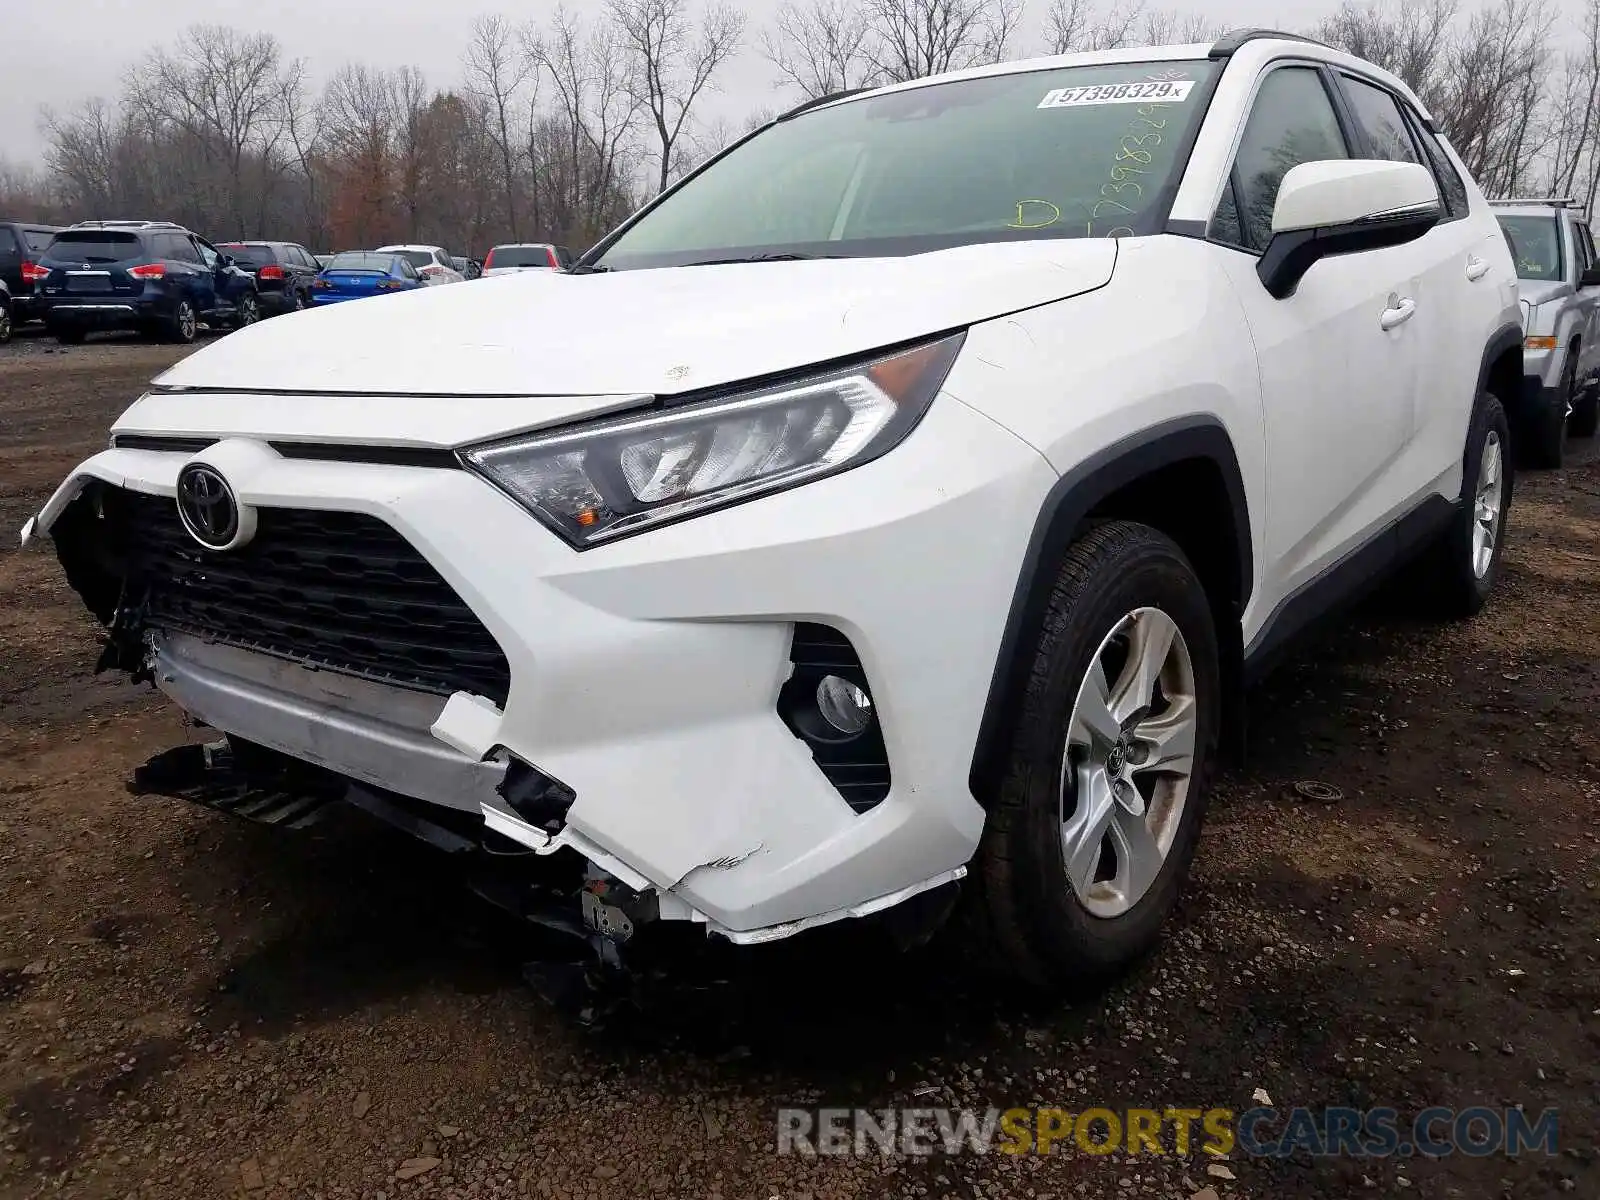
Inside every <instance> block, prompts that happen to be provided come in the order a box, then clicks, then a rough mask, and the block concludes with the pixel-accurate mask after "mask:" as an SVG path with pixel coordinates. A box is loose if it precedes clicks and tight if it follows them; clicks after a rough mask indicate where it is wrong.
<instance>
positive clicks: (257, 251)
mask: <svg viewBox="0 0 1600 1200" xmlns="http://www.w3.org/2000/svg"><path fill="white" fill-rule="evenodd" d="M217 249H219V250H221V251H222V252H223V253H224V254H228V255H231V256H232V257H233V261H234V262H236V263H238V264H239V265H240V266H241V267H264V266H267V265H268V264H269V263H275V262H277V261H278V257H277V255H275V254H274V253H273V252H272V247H271V246H241V245H239V243H238V242H223V243H222V245H220V246H218V247H217Z"/></svg>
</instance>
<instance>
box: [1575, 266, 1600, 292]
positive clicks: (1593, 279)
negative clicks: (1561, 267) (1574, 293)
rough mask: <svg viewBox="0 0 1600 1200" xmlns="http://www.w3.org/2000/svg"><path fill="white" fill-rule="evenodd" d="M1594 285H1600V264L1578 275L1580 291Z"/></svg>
mask: <svg viewBox="0 0 1600 1200" xmlns="http://www.w3.org/2000/svg"><path fill="white" fill-rule="evenodd" d="M1594 287H1600V266H1593V267H1590V268H1589V269H1588V270H1587V271H1585V272H1584V273H1583V274H1582V275H1580V276H1578V290H1579V291H1582V290H1584V289H1585V288H1594Z"/></svg>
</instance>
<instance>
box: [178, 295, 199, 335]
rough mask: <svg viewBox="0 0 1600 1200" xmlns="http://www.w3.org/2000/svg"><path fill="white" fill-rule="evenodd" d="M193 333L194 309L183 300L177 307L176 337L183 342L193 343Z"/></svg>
mask: <svg viewBox="0 0 1600 1200" xmlns="http://www.w3.org/2000/svg"><path fill="white" fill-rule="evenodd" d="M194 331H195V317H194V308H193V306H192V305H190V303H189V302H188V301H187V300H185V301H184V302H183V303H182V304H180V305H178V336H179V337H181V338H182V339H183V340H184V341H186V342H188V341H193V340H194Z"/></svg>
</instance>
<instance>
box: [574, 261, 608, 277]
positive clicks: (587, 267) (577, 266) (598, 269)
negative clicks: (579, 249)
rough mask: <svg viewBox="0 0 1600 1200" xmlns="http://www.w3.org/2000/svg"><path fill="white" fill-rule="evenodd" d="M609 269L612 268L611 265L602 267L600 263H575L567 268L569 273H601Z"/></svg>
mask: <svg viewBox="0 0 1600 1200" xmlns="http://www.w3.org/2000/svg"><path fill="white" fill-rule="evenodd" d="M609 270H611V268H610V267H602V266H601V265H600V264H599V263H573V264H572V266H570V267H568V268H567V274H568V275H600V274H603V273H604V272H606V271H609Z"/></svg>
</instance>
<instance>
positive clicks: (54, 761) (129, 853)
mask: <svg viewBox="0 0 1600 1200" xmlns="http://www.w3.org/2000/svg"><path fill="white" fill-rule="evenodd" d="M176 353H177V352H176V351H175V350H173V349H172V348H165V347H152V346H142V345H139V344H137V343H127V342H124V341H120V340H116V339H111V340H99V339H97V340H95V341H93V342H91V343H90V344H88V345H86V346H83V347H75V348H71V349H67V350H64V351H59V352H58V351H56V348H55V347H54V346H53V345H52V344H47V343H46V342H45V340H44V339H42V338H39V337H37V336H25V337H23V338H20V339H19V340H18V341H17V342H16V343H14V344H13V345H12V346H10V347H6V348H0V529H5V530H14V529H15V528H16V527H17V526H18V525H20V523H21V521H22V520H23V519H24V518H25V516H26V515H27V514H28V513H29V512H31V511H33V510H34V508H36V506H37V505H38V504H39V503H40V502H41V501H42V499H43V498H44V497H45V496H46V495H48V492H49V490H50V489H51V488H52V487H53V486H54V485H55V484H56V483H57V482H58V481H59V479H60V478H61V477H62V475H63V474H64V473H65V472H66V471H67V470H68V469H70V467H71V465H72V464H73V462H74V461H76V460H78V459H79V458H81V457H83V456H84V455H86V454H88V453H92V452H93V451H94V450H95V449H96V448H98V447H99V446H102V445H104V438H105V427H106V424H107V422H108V421H109V420H110V418H111V417H112V416H113V415H114V414H115V413H116V411H117V410H118V409H120V408H121V407H122V406H123V404H125V403H126V402H127V401H128V400H129V399H130V398H131V397H132V396H133V395H135V394H136V392H137V389H138V388H139V386H140V384H141V383H142V382H143V381H144V380H145V379H147V378H149V377H150V376H151V375H152V374H153V373H155V372H156V371H157V370H159V369H160V367H161V366H162V365H164V364H165V363H166V362H170V361H171V360H172V359H173V357H175V355H176ZM1519 484H1520V487H1521V491H1520V494H1519V497H1518V501H1517V507H1516V509H1515V512H1514V516H1513V521H1512V533H1511V538H1512V541H1511V547H1510V553H1509V558H1508V563H1507V572H1506V578H1505V580H1504V587H1503V590H1502V592H1501V593H1500V595H1499V596H1498V597H1497V598H1496V600H1495V602H1494V603H1493V605H1492V606H1491V608H1490V610H1489V611H1488V612H1487V613H1485V614H1484V615H1483V616H1482V617H1481V618H1479V619H1478V620H1477V621H1475V622H1472V623H1470V624H1467V625H1462V626H1456V627H1451V628H1442V629H1441V628H1436V627H1432V626H1426V625H1417V624H1412V623H1409V622H1408V621H1407V620H1406V619H1404V617H1403V616H1400V615H1397V614H1396V613H1395V611H1394V609H1395V607H1396V603H1395V602H1394V601H1393V599H1392V598H1391V601H1390V602H1389V603H1388V604H1384V605H1379V606H1376V607H1375V608H1374V609H1373V610H1372V611H1367V612H1364V613H1362V614H1358V615H1357V617H1356V618H1355V619H1353V620H1351V621H1349V622H1347V623H1345V624H1344V625H1343V626H1342V627H1341V628H1340V629H1339V630H1338V631H1336V632H1335V633H1334V634H1333V635H1332V636H1331V637H1330V640H1328V641H1327V642H1325V643H1323V644H1321V645H1319V646H1317V647H1314V648H1312V649H1310V650H1308V651H1307V652H1306V653H1305V654H1304V655H1302V656H1301V657H1300V658H1298V659H1297V660H1295V661H1294V662H1292V663H1291V664H1290V665H1288V666H1287V667H1285V668H1284V669H1283V670H1282V671H1280V672H1279V673H1278V674H1277V675H1276V676H1274V677H1273V678H1272V679H1271V680H1270V681H1269V682H1268V683H1267V684H1266V685H1265V687H1264V688H1263V689H1262V690H1260V691H1259V692H1258V693H1257V694H1256V695H1255V696H1253V697H1252V701H1251V712H1252V721H1253V725H1252V731H1253V738H1252V751H1253V752H1252V757H1251V761H1250V764H1249V766H1248V768H1246V769H1243V770H1240V771H1237V772H1234V773H1232V774H1230V775H1228V776H1226V777H1225V778H1224V779H1223V780H1222V782H1221V784H1220V790H1219V794H1218V796H1217V798H1216V801H1215V803H1214V805H1213V808H1212V815H1211V820H1210V823H1209V825H1208V827H1207V831H1206V835H1205V838H1204V841H1203V844H1202V846H1201V851H1200V857H1199V862H1198V866H1197V878H1196V881H1195V884H1194V886H1193V887H1192V888H1191V889H1190V891H1189V893H1188V895H1187V897H1186V899H1185V902H1184V905H1183V908H1182V910H1181V912H1180V913H1179V916H1178V919H1177V920H1176V921H1175V922H1174V924H1173V926H1172V927H1171V930H1170V933H1169V936H1168V937H1167V939H1166V941H1165V942H1164V944H1163V946H1162V947H1161V949H1160V951H1159V952H1158V953H1157V954H1156V955H1155V956H1154V957H1153V958H1152V959H1151V960H1150V961H1149V962H1148V963H1147V964H1146V965H1145V966H1144V967H1142V968H1141V969H1140V970H1139V971H1137V972H1136V973H1135V974H1134V975H1132V976H1131V977H1130V978H1128V979H1126V980H1125V981H1123V982H1122V983H1120V984H1118V985H1116V986H1115V987H1112V988H1111V989H1109V990H1107V991H1103V992H1100V993H1096V994H1090V995H1084V996H1081V997H1079V998H1077V999H1076V1000H1075V1001H1073V1002H1072V1003H1069V1004H1064V1005H1061V1006H1060V1007H1057V1008H1053V1009H1041V1008H1038V1007H1030V1006H1028V1005H1026V1004H1024V1003H1022V1002H1020V1001H1018V1000H1017V998H1016V997H1014V996H1010V995H1007V994H1005V993H996V992H994V991H990V990H985V989H980V988H977V987H974V986H972V985H970V984H969V983H968V982H967V981H966V977H965V976H964V974H963V972H962V970H961V964H960V963H955V962H950V961H948V960H947V959H946V957H945V952H944V951H942V950H941V949H940V948H939V947H937V946H936V947H934V948H933V949H932V950H930V951H928V952H926V953H923V954H919V955H915V956H905V957H903V956H895V955H889V954H885V953H884V952H883V948H882V946H881V945H880V944H879V943H878V942H877V941H876V940H875V939H874V936H873V934H872V932H871V931H870V930H864V929H845V930H840V929H835V930H831V931H825V932H822V933H818V934H816V935H813V936H810V937H807V938H803V939H799V940H797V941H795V942H794V943H792V944H787V945H780V946H776V947H770V948H767V949H764V950H752V951H746V952H740V953H730V952H728V951H726V950H725V949H724V950H721V951H718V950H717V949H716V948H707V949H706V950H705V951H703V952H700V953H697V954H693V955H690V956H688V957H685V958H684V959H683V960H682V961H681V962H679V963H676V964H675V965H673V966H672V967H671V969H670V970H668V971H667V972H665V974H664V975H662V976H660V977H654V978H650V979H648V980H646V981H644V982H643V983H642V984H641V989H640V994H639V996H638V997H637V998H636V1002H635V1004H634V1005H632V1006H630V1007H629V1008H627V1009H625V1010H624V1011H623V1012H622V1013H620V1014H618V1015H617V1016H616V1017H615V1018H613V1019H612V1020H610V1021H608V1022H606V1023H604V1024H603V1025H601V1026H599V1027H594V1028H591V1027H586V1026H583V1025H580V1024H579V1023H577V1022H576V1021H574V1020H573V1019H572V1018H571V1017H570V1016H568V1015H566V1014H564V1013H562V1012H560V1011H557V1010H556V1009H553V1008H552V1007H550V1006H549V1005H548V1004H546V1003H545V1002H544V1001H542V1000H541V999H539V998H538V997H537V996H536V995H535V994H533V993H532V991H531V990H530V989H529V988H528V987H527V986H526V984H525V983H524V982H523V980H522V973H521V966H522V964H523V963H524V962H525V961H526V960H528V959H530V958H533V957H536V956H537V955H538V954H539V953H540V952H541V950H542V949H543V947H541V946H540V945H539V944H538V943H537V942H536V941H535V940H534V939H533V937H532V935H531V934H530V933H529V932H528V931H527V930H525V929H523V928H520V927H515V926H512V925H511V924H509V923H508V922H507V921H506V920H504V919H502V918H500V917H499V916H498V915H497V914H496V913H495V912H493V911H492V910H490V909H488V908H486V907H485V906H483V905H482V904H481V903H479V902H478V901H477V900H475V899H474V898H473V897H471V896H470V895H469V894H468V893H467V892H466V891H465V890H464V889H463V888H462V887H460V886H459V884H458V881H457V880H455V879H454V878H453V877H452V876H451V875H450V874H449V871H448V869H447V867H446V866H445V864H443V863H442V862H441V861H440V860H438V859H437V858H434V857H431V856H430V855H429V854H427V853H426V852H425V851H422V850H420V849H418V848H416V847H414V846H413V845H411V844H409V843H407V842H406V841H405V840H404V839H403V838H401V837H400V836H399V835H396V834H392V833H390V832H389V831H387V830H383V829H379V828H376V827H374V826H372V825H370V824H368V823H366V822H365V821H364V820H363V819H361V818H359V817H358V816H356V815H355V814H351V815H350V816H349V817H348V819H343V818H341V819H340V820H338V821H336V822H333V823H330V824H329V825H325V826H321V827H319V828H318V829H317V830H315V831H314V832H313V834H310V835H302V836H295V835H291V834H285V833H282V832H279V831H274V830H269V829H259V828H255V827H252V826H249V825H247V824H244V823H242V822H235V821H230V820H228V819H225V818H222V817H218V816H214V815H211V814H208V813H206V812H203V811H199V810H196V809H193V808H191V807H189V806H187V805H184V804H182V803H180V802H177V801H164V800H150V799H136V798H133V797H130V796H128V795H127V794H125V792H124V791H123V787H122V783H123V780H124V779H125V777H126V776H127V774H128V772H129V771H130V770H131V768H132V767H133V766H135V765H136V764H138V763H139V762H142V761H143V760H144V759H145V758H146V757H147V756H148V755H150V754H151V753H153V752H155V751H157V750H161V749H164V748H166V747H167V746H170V745H173V744H176V743H177V742H179V741H185V740H189V737H190V734H189V731H188V730H186V729H185V728H184V727H183V726H182V725H181V723H180V722H179V720H178V718H177V717H176V716H175V715H174V713H173V712H172V711H171V710H170V709H168V708H167V707H165V706H164V705H163V704H161V703H160V702H159V701H158V700H156V699H155V698H154V697H153V696H152V695H151V693H150V692H148V691H146V690H139V689H134V688H132V687H129V686H127V685H125V684H121V683H118V682H116V681H114V680H111V679H107V678H98V679H97V678H94V677H92V676H91V675H90V673H89V666H90V664H91V663H92V660H93V658H94V655H95V649H94V637H93V634H94V631H93V629H92V628H91V624H90V622H89V620H88V618H87V617H86V616H85V615H84V614H82V613H81V612H80V609H79V606H78V604H77V602H76V600H75V597H73V596H72V595H71V593H70V592H69V591H68V590H67V588H66V587H65V585H64V583H63V581H62V579H61V576H60V573H59V570H58V569H57V567H56V565H55V563H54V560H53V558H52V557H51V556H50V555H49V554H48V553H45V554H32V553H30V554H25V555H24V554H18V553H16V552H15V551H14V549H13V546H14V542H13V541H12V540H11V538H10V536H5V537H0V547H3V549H0V1097H3V1100H4V1109H3V1115H0V1196H4V1197H24V1196H26V1197H32V1196H48V1195H58V1194H59V1195H71V1196H75V1197H85V1198H99V1197H108V1198H109V1197H118V1198H121V1197H129V1196H142V1197H218V1196H248V1197H251V1198H252V1200H255V1198H267V1197H274V1198H275V1197H364V1198H369V1200H371V1198H377V1197H382V1198H384V1200H391V1198H393V1200H398V1198H401V1197H407V1198H409V1197H420V1196H429V1197H441V1196H464V1197H493V1196H505V1197H512V1196H535V1197H563V1198H568V1200H589V1198H594V1200H610V1198H612V1197H619V1198H620V1197H630V1198H634V1197H649V1196H658V1197H694V1198H703V1197H721V1198H725V1200H735V1198H740V1200H743V1198H752V1200H770V1198H771V1197H781V1198H782V1200H803V1198H805V1197H813V1198H816V1200H822V1198H829V1200H831V1198H833V1197H859V1198H862V1200H865V1198H868V1197H899V1196H907V1197H913V1196H914V1197H940V1198H942V1197H962V1198H973V1197H995V1198H999V1197H1031V1198H1032V1200H1044V1198H1046V1197H1055V1198H1057V1200H1073V1198H1075V1197H1094V1198H1103V1197H1161V1198H1170V1197H1179V1198H1187V1197H1190V1196H1191V1195H1193V1194H1195V1193H1197V1192H1198V1193H1200V1194H1201V1195H1204V1193H1203V1192H1202V1191H1201V1189H1202V1188H1205V1187H1211V1188H1213V1189H1215V1192H1216V1194H1217V1195H1218V1196H1219V1197H1253V1198H1259V1200H1267V1198H1272V1200H1280V1198H1283V1197H1345V1196H1361V1195H1374V1196H1384V1197H1389V1196H1402V1195H1403V1196H1407V1197H1423V1198H1435V1197H1439V1198H1442V1197H1449V1196H1459V1197H1501V1196H1505V1197H1542V1196H1577V1197H1596V1196H1600V1164H1597V1162H1596V1155H1597V1148H1596V1129H1597V1128H1600V1070H1597V1066H1596V1064H1597V1062H1600V966H1597V962H1596V957H1597V938H1600V894H1597V881H1600V872H1597V869H1596V868H1597V860H1600V832H1597V830H1600V825H1597V822H1596V820H1595V814H1596V811H1597V798H1600V727H1597V726H1600V723H1597V722H1596V720H1595V718H1594V716H1593V713H1594V711H1595V705H1596V701H1597V699H1600V608H1597V600H1600V585H1597V582H1596V580H1597V569H1596V568H1597V565H1600V520H1597V518H1600V463H1597V462H1596V460H1595V457H1594V453H1593V450H1592V448H1590V447H1585V446H1581V445H1578V446H1575V447H1574V465H1573V466H1571V467H1570V468H1569V469H1568V470H1566V471H1562V472H1553V473H1548V474H1541V475H1531V476H1527V477H1525V478H1524V479H1522V480H1521V481H1519ZM1307 779H1309V780H1318V781H1322V782H1326V783H1330V784H1333V785H1335V786H1336V787H1337V788H1339V789H1340V791H1341V792H1342V799H1340V800H1338V801H1337V802H1334V803H1331V804H1327V803H1312V802H1308V801H1306V800H1303V799H1301V798H1299V796H1298V795H1297V794H1296V793H1295V792H1294V791H1293V788H1292V784H1293V783H1294V782H1295V781H1298V780H1307ZM1257 1088H1261V1089H1265V1090H1266V1091H1267V1092H1268V1093H1269V1094H1270V1096H1271V1098H1272V1100H1273V1101H1274V1102H1275V1103H1276V1104H1277V1105H1279V1106H1281V1107H1287V1106H1290V1105H1296V1104H1304V1105H1321V1104H1351V1105H1360V1106H1371V1105H1390V1106H1393V1107H1395V1108H1398V1109H1400V1110H1401V1111H1402V1112H1406V1113H1414V1112H1415V1111H1417V1110H1419V1109H1421V1108H1423V1107H1426V1106H1428V1105H1431V1104H1447V1105H1456V1106H1465V1105H1469V1104H1479V1103H1481V1104H1487V1105H1491V1106H1497V1107H1499V1106H1505V1105H1510V1104H1518V1103H1520V1104H1523V1105H1525V1106H1526V1107H1527V1108H1528V1109H1530V1110H1534V1111H1537V1110H1540V1109H1543V1108H1545V1107H1548V1106H1556V1107H1559V1108H1560V1109H1561V1144H1562V1147H1563V1150H1562V1153H1561V1154H1559V1155H1558V1156H1556V1157H1554V1158H1546V1157H1543V1156H1539V1157H1524V1158H1519V1159H1515V1160H1512V1159H1507V1158H1499V1157H1497V1158H1491V1159H1466V1158H1450V1159H1445V1160H1424V1159H1389V1160H1366V1161H1357V1160H1336V1159H1327V1160H1312V1159H1309V1158H1298V1159H1290V1160H1287V1161H1259V1160H1247V1159H1244V1158H1242V1157H1240V1156H1238V1155H1235V1156H1233V1157H1232V1158H1231V1159H1230V1160H1229V1161H1228V1162H1227V1163H1226V1164H1217V1163H1214V1162H1208V1161H1203V1160H1202V1157H1201V1156H1200V1155H1199V1154H1198V1153H1195V1154H1191V1155H1188V1156H1179V1155H1170V1156H1166V1157H1159V1158H1158V1157H1155V1156H1144V1157H1141V1158H1138V1159H1130V1158H1127V1157H1125V1156H1121V1155H1116V1156H1111V1157H1108V1158H1091V1157H1088V1156H1085V1155H1082V1154H1079V1153H1058V1154H1055V1155H1052V1156H1051V1157H1049V1158H1037V1157H1033V1158H1022V1159H1013V1158H1009V1157H1006V1156H1001V1155H989V1156H985V1157H976V1156H965V1157H945V1156H940V1157H936V1158H934V1159H931V1160H926V1161H907V1160H898V1159H880V1158H872V1159H858V1160H841V1159H822V1160H808V1159H803V1158H798V1157H780V1156H779V1155H777V1154H776V1153H775V1148H774V1142H775V1124H774V1122H775V1109H776V1108H777V1107H778V1106H780V1105H784V1104H795V1103H826V1104H840V1105H845V1104H862V1105H870V1106H873V1107H882V1106H889V1105H896V1106H900V1105H918V1106H925V1105H933V1104H963V1105H974V1106H988V1105H996V1106H999V1107H1002V1108H1004V1107H1010V1106H1013V1105H1019V1104H1032V1103H1059V1104H1061V1105H1063V1106H1066V1107H1070V1108H1073V1109H1082V1108H1083V1107H1086V1106H1088V1105H1090V1104H1095V1103H1098V1104H1103V1105H1107V1106H1110V1107H1112V1108H1118V1107H1123V1106H1149V1107H1169V1106H1192V1107H1211V1106H1224V1107H1233V1108H1241V1109H1242V1108H1248V1107H1250V1106H1251V1103H1252V1100H1251V1097H1252V1094H1253V1093H1254V1091H1255V1090H1256V1089H1257ZM1219 1166H1221V1167H1222V1174H1221V1175H1218V1174H1216V1173H1213V1172H1210V1171H1208V1167H1212V1168H1215V1167H1219ZM1225 1176H1231V1177H1232V1178H1227V1177H1225Z"/></svg>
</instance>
